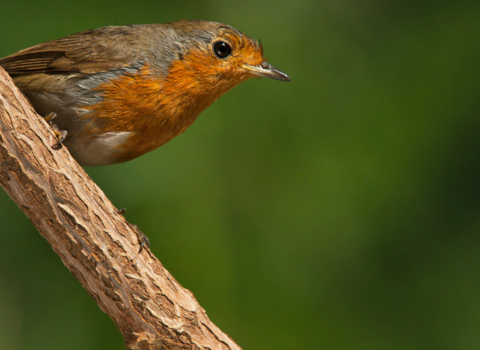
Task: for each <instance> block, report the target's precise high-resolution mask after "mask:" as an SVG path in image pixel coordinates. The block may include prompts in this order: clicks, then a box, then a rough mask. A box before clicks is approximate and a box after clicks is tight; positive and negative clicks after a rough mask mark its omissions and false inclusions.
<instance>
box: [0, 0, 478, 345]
mask: <svg viewBox="0 0 480 350" xmlns="http://www.w3.org/2000/svg"><path fill="white" fill-rule="evenodd" d="M180 18H184V19H205V20H214V21H219V22H224V23H228V24H230V25H232V26H234V27H236V28H237V29H239V30H241V31H243V32H245V33H247V34H248V35H250V36H252V37H253V38H261V39H262V42H263V44H264V51H265V54H266V56H267V57H268V58H269V59H270V62H271V63H272V64H273V65H275V66H277V67H278V68H280V69H282V70H284V71H285V72H286V73H288V74H289V75H290V76H291V77H292V82H291V83H288V84H287V83H283V82H278V81H272V80H267V79H263V80H252V81H248V82H246V83H243V84H242V85H240V86H239V87H237V88H236V89H235V90H233V91H231V92H229V93H227V94H226V95H225V96H224V97H222V98H221V99H220V100H219V101H218V102H216V103H215V104H214V105H212V106H211V107H210V108H208V109H207V110H206V111H205V112H204V113H203V114H202V115H201V117H200V118H199V119H198V120H197V122H196V123H195V124H194V125H193V126H192V127H191V128H190V129H188V131H187V132H186V133H184V134H182V135H181V136H179V137H178V138H176V139H175V140H173V141H172V142H170V143H168V144H167V145H165V146H163V147H162V148H160V149H159V150H156V151H154V152H152V153H149V154H147V155H145V156H143V157H141V158H139V159H136V160H134V161H131V162H129V163H126V164H122V165H116V166H109V167H102V168H87V171H88V173H89V174H90V176H91V177H92V178H93V179H94V180H95V181H96V182H97V184H98V185H99V186H100V187H101V188H102V189H103V190H104V192H105V193H106V195H107V196H108V197H109V198H110V199H111V200H112V202H113V203H114V205H115V206H117V207H119V208H121V207H127V209H128V210H127V213H126V214H125V215H126V218H127V219H128V220H129V221H130V222H133V223H135V224H137V225H139V227H140V228H141V229H142V230H143V232H145V233H146V234H147V235H148V236H149V238H150V240H151V242H152V244H151V250H152V251H153V252H154V254H155V255H156V256H157V257H158V258H159V259H160V261H162V263H163V264H164V265H165V266H166V268H167V269H168V270H169V271H171V272H172V274H173V275H174V276H175V277H176V278H177V279H178V281H179V282H180V283H181V284H182V285H184V286H185V287H186V288H188V289H190V290H191V291H192V292H193V293H194V294H195V295H196V297H197V299H198V300H199V302H200V304H201V305H202V306H203V307H204V308H205V309H206V310H207V313H208V315H209V316H210V318H211V319H212V320H213V321H214V322H215V323H216V324H217V325H218V326H219V327H220V328H221V329H222V330H224V331H225V332H226V333H227V334H229V335H230V336H232V337H233V339H234V340H235V341H236V342H237V343H238V344H239V345H240V346H242V347H243V348H244V349H262V350H268V349H275V350H278V349H342V350H349V349H368V350H376V349H378V350H385V349H393V350H395V349H409V350H414V349H421V350H425V349H435V350H443V349H452V350H453V349H462V350H469V349H475V350H478V349H480V35H479V33H480V1H478V0H476V1H469V2H468V1H433V0H430V1H399V0H393V1H387V0H384V1H379V0H366V1H361V2H360V1H351V0H338V1H334V0H324V1H313V0H312V1H307V0H296V1H276V2H273V1H269V0H264V1H258V0H256V1H253V0H243V1H237V2H228V1H217V0H211V1H199V0H192V1H171V2H163V1H158V0H157V1H147V0H136V1H125V0H120V1H118V0H116V1H113V0H111V1H98V0H84V1H82V2H80V1H65V0H56V1H49V2H47V1H33V0H32V1H11V0H8V1H7V0H1V1H0V56H6V55H8V54H11V53H14V52H16V51H17V50H20V49H22V48H26V47H28V46H31V45H34V44H37V43H40V42H44V41H48V40H51V39H55V38H59V37H62V36H66V35H68V34H72V33H74V32H78V31H82V30H85V29H91V28H96V27H102V26H106V25H120V24H134V23H155V22H158V23H161V22H168V21H174V20H177V19H180ZM0 227H1V228H0V231H1V242H2V243H1V244H0V349H2V350H3V349H8V350H27V349H28V350H30V349H32V350H33V349H35V350H38V349H49V350H53V349H69V350H75V349H82V350H84V349H90V350H95V349H122V348H123V340H122V337H121V334H120V332H118V331H117V330H116V328H115V326H114V324H113V322H112V321H111V320H110V319H109V318H108V316H107V315H105V314H104V313H102V312H101V311H100V309H99V308H98V307H97V306H96V304H95V303H94V301H93V300H92V299H91V298H90V297H89V295H88V294H87V293H86V292H85V291H84V290H83V289H82V287H81V286H80V284H79V283H78V282H77V281H76V280H75V278H73V276H71V274H70V273H69V271H68V270H67V269H66V268H65V267H64V266H63V264H62V263H61V261H60V259H59V258H58V257H57V256H56V255H55V254H54V252H53V251H52V250H51V248H50V247H49V246H48V244H47V243H46V242H45V241H44V240H43V238H42V237H41V236H40V235H39V234H38V233H37V232H36V230H35V229H34V228H33V226H32V225H31V224H30V222H29V221H28V220H27V219H26V217H25V216H24V215H23V213H22V212H21V211H20V210H19V209H18V208H17V207H16V206H15V204H14V203H13V202H12V201H11V200H10V199H9V197H7V195H6V194H5V193H3V191H2V193H0Z"/></svg>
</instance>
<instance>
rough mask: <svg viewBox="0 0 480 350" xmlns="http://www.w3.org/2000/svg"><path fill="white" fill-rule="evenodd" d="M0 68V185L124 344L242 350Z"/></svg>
mask: <svg viewBox="0 0 480 350" xmlns="http://www.w3.org/2000/svg"><path fill="white" fill-rule="evenodd" d="M53 143H55V138H54V136H53V133H52V131H51V130H50V128H49V126H48V125H47V124H46V123H45V121H43V119H42V118H40V117H39V116H38V115H37V114H36V113H35V111H34V110H33V108H32V107H31V105H30V103H29V102H28V101H27V99H26V98H25V97H24V96H23V95H22V93H21V92H20V91H19V90H18V89H17V88H16V87H15V85H14V84H13V82H12V80H11V79H10V77H9V76H8V74H7V73H5V71H4V70H3V69H2V68H0V185H1V186H2V187H3V189H4V190H5V191H6V192H7V193H8V194H9V195H10V197H12V199H13V200H14V201H15V203H17V205H18V206H19V207H20V209H22V210H23V212H24V213H25V215H27V216H28V218H29V219H30V221H31V222H32V223H33V224H34V225H35V227H36V228H37V229H38V231H39V232H40V234H41V235H42V236H43V237H44V238H45V239H46V240H47V241H48V243H49V244H50V245H51V247H52V248H53V250H54V251H55V252H56V253H57V254H58V255H59V256H60V258H61V259H62V261H63V263H64V264H65V266H67V267H68V269H69V270H70V271H71V272H72V274H73V275H74V276H75V277H76V278H77V279H78V280H79V281H80V283H81V284H82V286H83V287H84V288H85V289H86V290H87V291H88V293H89V294H90V295H91V296H92V298H93V299H94V300H95V302H96V303H97V304H98V306H99V307H100V309H102V311H104V312H106V313H107V314H108V315H109V316H110V317H111V318H112V319H113V321H114V322H115V324H116V326H117V327H118V329H119V330H120V331H121V332H122V334H123V337H124V340H125V345H126V348H127V349H132V350H133V349H145V350H146V349H155V350H157V349H158V350H166V349H168V350H173V349H175V350H180V349H192V350H193V349H195V350H196V349H211V350H217V349H218V350H241V349H240V347H239V346H238V345H236V344H235V343H234V342H233V340H232V339H231V338H230V337H228V336H227V335H226V334H224V333H223V332H222V331H221V330H220V329H219V328H218V327H216V326H215V325H214V324H213V323H212V322H211V321H210V320H209V319H208V317H207V315H206V313H205V310H203V309H202V308H201V306H200V305H199V304H198V303H197V301H196V300H195V297H194V296H193V294H192V293H191V292H190V291H188V290H187V289H185V288H183V287H182V286H181V285H180V284H179V283H178V282H177V281H176V280H175V279H174V278H173V276H172V275H170V273H169V272H168V271H167V270H165V268H164V267H163V266H162V264H161V263H160V262H159V261H158V260H157V259H156V258H155V256H153V254H152V253H151V252H150V251H149V250H148V249H144V250H142V253H141V254H138V253H137V252H138V250H139V238H138V237H137V234H136V232H135V231H134V230H133V229H132V227H131V226H130V225H129V224H128V223H127V222H126V221H125V219H124V218H123V216H121V215H120V214H118V213H117V210H116V209H115V208H114V206H113V205H112V203H111V202H110V201H109V200H108V198H106V197H105V195H104V193H103V192H102V190H100V188H98V186H97V185H96V184H95V183H94V182H93V181H92V180H91V179H90V177H89V176H88V175H87V174H86V173H85V171H84V170H83V169H82V168H81V167H80V166H79V165H78V164H77V163H76V162H75V160H74V159H73V158H72V157H71V156H70V154H69V153H68V151H67V150H66V149H65V148H63V149H60V150H53V149H52V148H51V145H52V144H53Z"/></svg>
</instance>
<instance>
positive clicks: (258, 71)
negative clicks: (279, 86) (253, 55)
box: [243, 62, 292, 81]
mask: <svg viewBox="0 0 480 350" xmlns="http://www.w3.org/2000/svg"><path fill="white" fill-rule="evenodd" d="M243 67H244V68H245V69H246V70H247V71H249V72H250V73H251V74H253V75H256V76H259V77H265V78H271V79H276V80H282V81H292V79H290V77H289V76H288V75H286V74H285V73H283V72H282V71H281V70H278V69H277V68H275V67H274V66H272V65H271V64H270V63H267V62H262V63H260V64H259V65H257V66H253V65H250V64H245V65H244V66H243Z"/></svg>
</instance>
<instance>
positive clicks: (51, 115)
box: [45, 112, 68, 149]
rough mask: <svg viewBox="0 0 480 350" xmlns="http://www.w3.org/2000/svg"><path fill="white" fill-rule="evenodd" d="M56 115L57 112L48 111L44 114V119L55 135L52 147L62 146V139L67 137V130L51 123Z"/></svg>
mask: <svg viewBox="0 0 480 350" xmlns="http://www.w3.org/2000/svg"><path fill="white" fill-rule="evenodd" d="M56 117H57V113H54V112H50V113H48V114H47V115H46V117H45V121H46V122H47V123H48V124H49V125H50V127H51V128H52V130H53V132H54V133H55V136H56V137H57V140H58V141H57V142H56V143H55V144H53V145H52V148H53V149H59V148H60V147H61V146H62V143H63V141H65V139H66V138H67V135H68V132H67V130H60V129H59V128H58V126H57V124H53V120H54V119H55V118H56Z"/></svg>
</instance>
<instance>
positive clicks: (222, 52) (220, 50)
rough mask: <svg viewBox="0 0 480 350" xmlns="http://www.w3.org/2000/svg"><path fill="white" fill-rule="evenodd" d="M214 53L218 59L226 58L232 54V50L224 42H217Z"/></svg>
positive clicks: (214, 45)
mask: <svg viewBox="0 0 480 350" xmlns="http://www.w3.org/2000/svg"><path fill="white" fill-rule="evenodd" d="M213 52H214V53H215V55H216V56H217V57H218V58H225V57H228V56H230V55H231V54H232V48H231V46H230V45H228V44H227V43H226V42H224V41H217V42H215V43H214V44H213Z"/></svg>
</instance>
